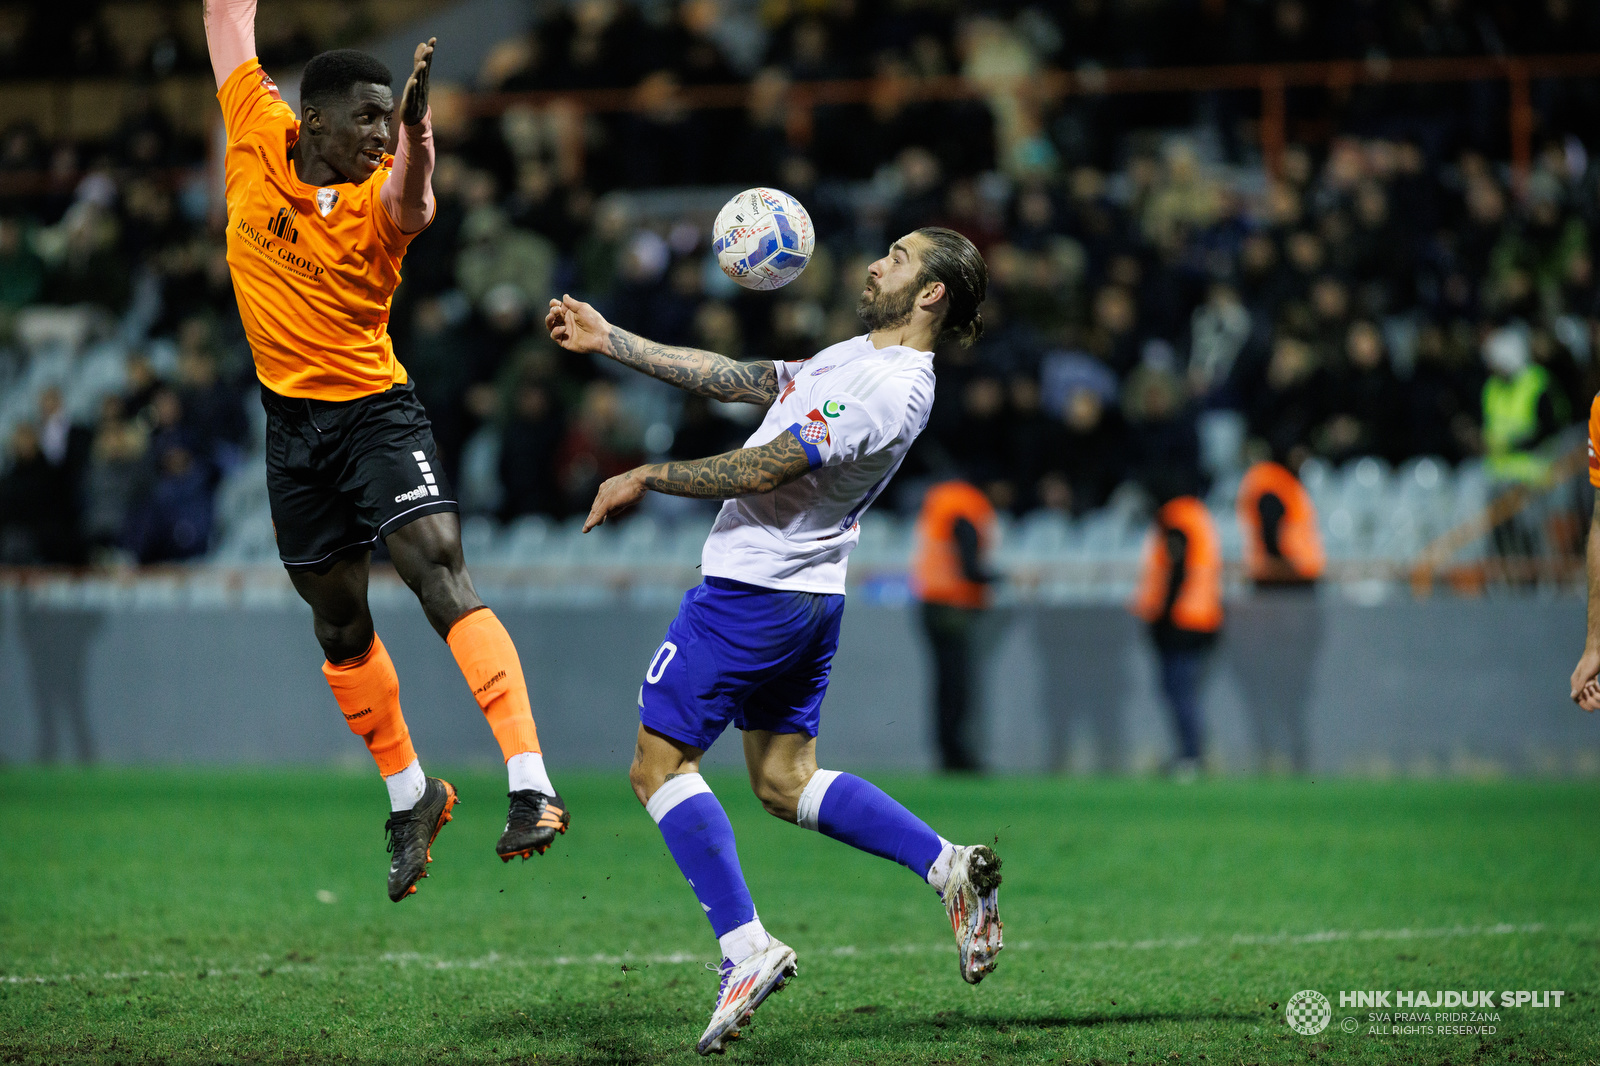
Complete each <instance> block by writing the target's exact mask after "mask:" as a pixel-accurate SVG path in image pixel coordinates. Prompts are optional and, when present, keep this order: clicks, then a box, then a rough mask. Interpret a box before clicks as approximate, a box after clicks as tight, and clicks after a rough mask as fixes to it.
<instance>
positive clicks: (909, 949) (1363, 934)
mask: <svg viewBox="0 0 1600 1066" xmlns="http://www.w3.org/2000/svg"><path fill="white" fill-rule="evenodd" d="M1549 931H1550V929H1549V927H1548V926H1547V925H1545V924H1544V923H1543V922H1531V923H1527V924H1523V925H1512V924H1511V923H1509V922H1501V923H1498V924H1496V925H1470V926H1467V925H1455V926H1441V927H1437V928H1423V929H1411V928H1402V929H1349V930H1345V929H1327V930H1322V931H1319V932H1314V933H1234V934H1232V935H1231V936H1184V937H1164V938H1158V939H1151V940H1091V941H1077V942H1060V941H1056V942H1045V941H1033V940H1017V941H1012V942H1011V943H1010V944H1007V945H1006V947H1007V949H1009V950H1011V951H1052V952H1057V953H1061V954H1068V953H1071V952H1074V951H1161V950H1170V951H1180V950H1184V949H1186V948H1195V947H1204V946H1206V945H1218V946H1248V947H1280V946H1302V945H1311V944H1333V943H1340V942H1343V941H1367V940H1450V939H1462V938H1468V937H1486V936H1513V935H1516V934H1528V933H1543V932H1549ZM1589 931H1590V928H1589V927H1588V926H1572V927H1571V928H1570V929H1568V930H1566V932H1570V933H1586V932H1589ZM952 950H954V945H953V944H950V943H949V942H944V941H941V942H940V943H938V944H885V945H881V946H872V947H865V948H863V947H858V946H856V945H854V944H843V945H840V946H839V947H835V948H829V949H827V950H826V954H829V955H833V956H835V957H848V956H852V955H919V954H923V953H925V952H933V953H941V954H948V953H949V952H951V951H952ZM705 961H706V957H705V956H702V955H699V954H696V953H694V952H689V951H674V952H671V953H668V954H661V955H632V954H623V955H607V954H605V953H603V952H595V953H594V954H590V955H556V956H554V957H551V958H543V959H528V958H516V957H508V956H504V955H501V954H499V953H498V952H494V951H491V952H489V953H488V954H487V955H482V956H479V957H477V958H471V959H442V958H436V957H433V956H429V955H422V954H419V953H417V952H414V951H403V952H386V953H384V954H382V955H378V956H375V957H372V958H365V959H346V960H341V961H339V962H337V963H332V962H330V963H326V964H317V963H297V962H283V961H274V960H273V959H272V958H270V957H268V956H262V958H261V961H260V962H259V963H257V964H256V965H254V966H231V967H226V968H222V969H218V968H214V967H207V968H205V969H203V970H199V969H185V970H122V971H114V972H108V973H60V974H4V975H0V981H3V982H4V983H5V984H11V985H18V984H38V985H43V984H59V983H63V982H68V981H128V980H138V979H143V978H155V979H160V978H177V977H196V978H198V977H199V976H200V975H201V974H204V976H206V977H227V976H230V975H236V976H246V975H250V976H254V975H257V974H260V973H262V972H263V971H271V972H272V973H273V974H294V973H326V972H328V971H330V970H352V969H377V968H378V967H381V966H401V967H407V966H416V967H418V968H420V969H424V970H494V969H527V968H530V967H538V968H547V967H551V966H639V967H643V966H675V965H681V964H684V963H699V962H705Z"/></svg>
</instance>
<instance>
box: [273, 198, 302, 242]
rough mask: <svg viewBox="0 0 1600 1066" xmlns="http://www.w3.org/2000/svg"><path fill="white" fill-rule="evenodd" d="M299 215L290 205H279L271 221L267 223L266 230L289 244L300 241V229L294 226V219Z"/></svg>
mask: <svg viewBox="0 0 1600 1066" xmlns="http://www.w3.org/2000/svg"><path fill="white" fill-rule="evenodd" d="M299 217H300V212H298V211H296V210H295V209H294V208H292V207H280V208H278V213H277V214H276V215H274V216H273V218H272V221H271V222H269V223H267V232H269V233H271V234H272V235H273V236H274V237H276V238H278V239H279V240H280V241H288V242H289V243H290V244H299V243H300V231H299V230H297V229H295V228H294V220H295V219H297V218H299Z"/></svg>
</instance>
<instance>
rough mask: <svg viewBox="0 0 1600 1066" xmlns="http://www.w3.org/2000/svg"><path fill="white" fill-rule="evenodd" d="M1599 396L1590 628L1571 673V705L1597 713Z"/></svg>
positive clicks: (1592, 471) (1598, 405)
mask: <svg viewBox="0 0 1600 1066" xmlns="http://www.w3.org/2000/svg"><path fill="white" fill-rule="evenodd" d="M1597 448H1600V396H1596V397H1595V398H1594V402H1593V403H1591V404H1590V405H1589V484H1590V485H1592V486H1594V500H1595V509H1594V517H1593V518H1592V519H1590V522H1589V555H1588V573H1589V625H1588V636H1587V638H1586V639H1585V640H1584V643H1583V656H1582V657H1581V658H1580V659H1579V660H1578V666H1577V669H1575V670H1573V671H1572V702H1574V703H1576V704H1577V705H1578V706H1579V707H1582V708H1583V709H1584V710H1586V711H1590V712H1594V711H1600V451H1596V449H1597Z"/></svg>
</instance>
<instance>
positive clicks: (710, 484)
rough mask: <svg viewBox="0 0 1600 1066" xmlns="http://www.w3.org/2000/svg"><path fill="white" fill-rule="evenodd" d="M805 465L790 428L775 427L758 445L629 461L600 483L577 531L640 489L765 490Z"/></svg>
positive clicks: (724, 493)
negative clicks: (682, 458) (684, 458)
mask: <svg viewBox="0 0 1600 1066" xmlns="http://www.w3.org/2000/svg"><path fill="white" fill-rule="evenodd" d="M810 469H811V458H810V457H809V456H808V455H806V451H805V448H803V447H802V446H801V444H800V440H799V438H797V437H796V436H795V435H794V434H793V433H779V434H778V435H777V437H775V438H774V439H772V440H771V441H768V442H767V443H766V444H763V445H760V446H759V447H755V448H740V449H738V450H737V451H731V452H724V453H723V454H721V455H713V456H711V457H710V458H709V459H695V460H693V461H690V462H667V463H650V464H647V465H645V466H640V467H635V468H634V469H632V470H629V471H628V472H627V473H626V474H618V475H617V476H616V477H614V478H611V479H610V480H609V481H607V482H606V483H605V484H603V485H601V486H600V491H599V492H598V493H596V494H595V498H594V506H593V507H591V508H590V509H589V517H588V518H586V519H585V520H584V523H583V531H584V532H585V533H587V532H589V530H591V529H593V528H594V527H595V526H598V525H599V524H600V523H601V522H604V521H605V520H606V516H607V515H613V514H616V513H617V512H618V511H623V510H626V509H627V508H629V507H632V506H633V505H634V504H636V503H638V502H639V498H640V497H641V496H643V495H644V494H645V490H646V489H654V490H655V491H656V492H664V493H666V494H667V495H668V496H692V497H695V498H696V499H702V500H727V499H732V498H733V497H735V496H754V495H756V494H757V493H762V492H771V491H772V490H773V489H775V488H777V487H778V486H779V485H787V484H788V483H789V482H791V481H793V480H794V479H795V478H798V477H800V476H801V475H802V474H804V473H805V472H806V471H808V470H810Z"/></svg>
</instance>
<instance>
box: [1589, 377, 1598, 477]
mask: <svg viewBox="0 0 1600 1066" xmlns="http://www.w3.org/2000/svg"><path fill="white" fill-rule="evenodd" d="M1597 448H1600V396H1596V397H1595V398H1594V402H1593V403H1592V404H1590V405H1589V484H1591V485H1593V486H1594V487H1595V488H1597V489H1600V452H1597V451H1596V449H1597Z"/></svg>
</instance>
